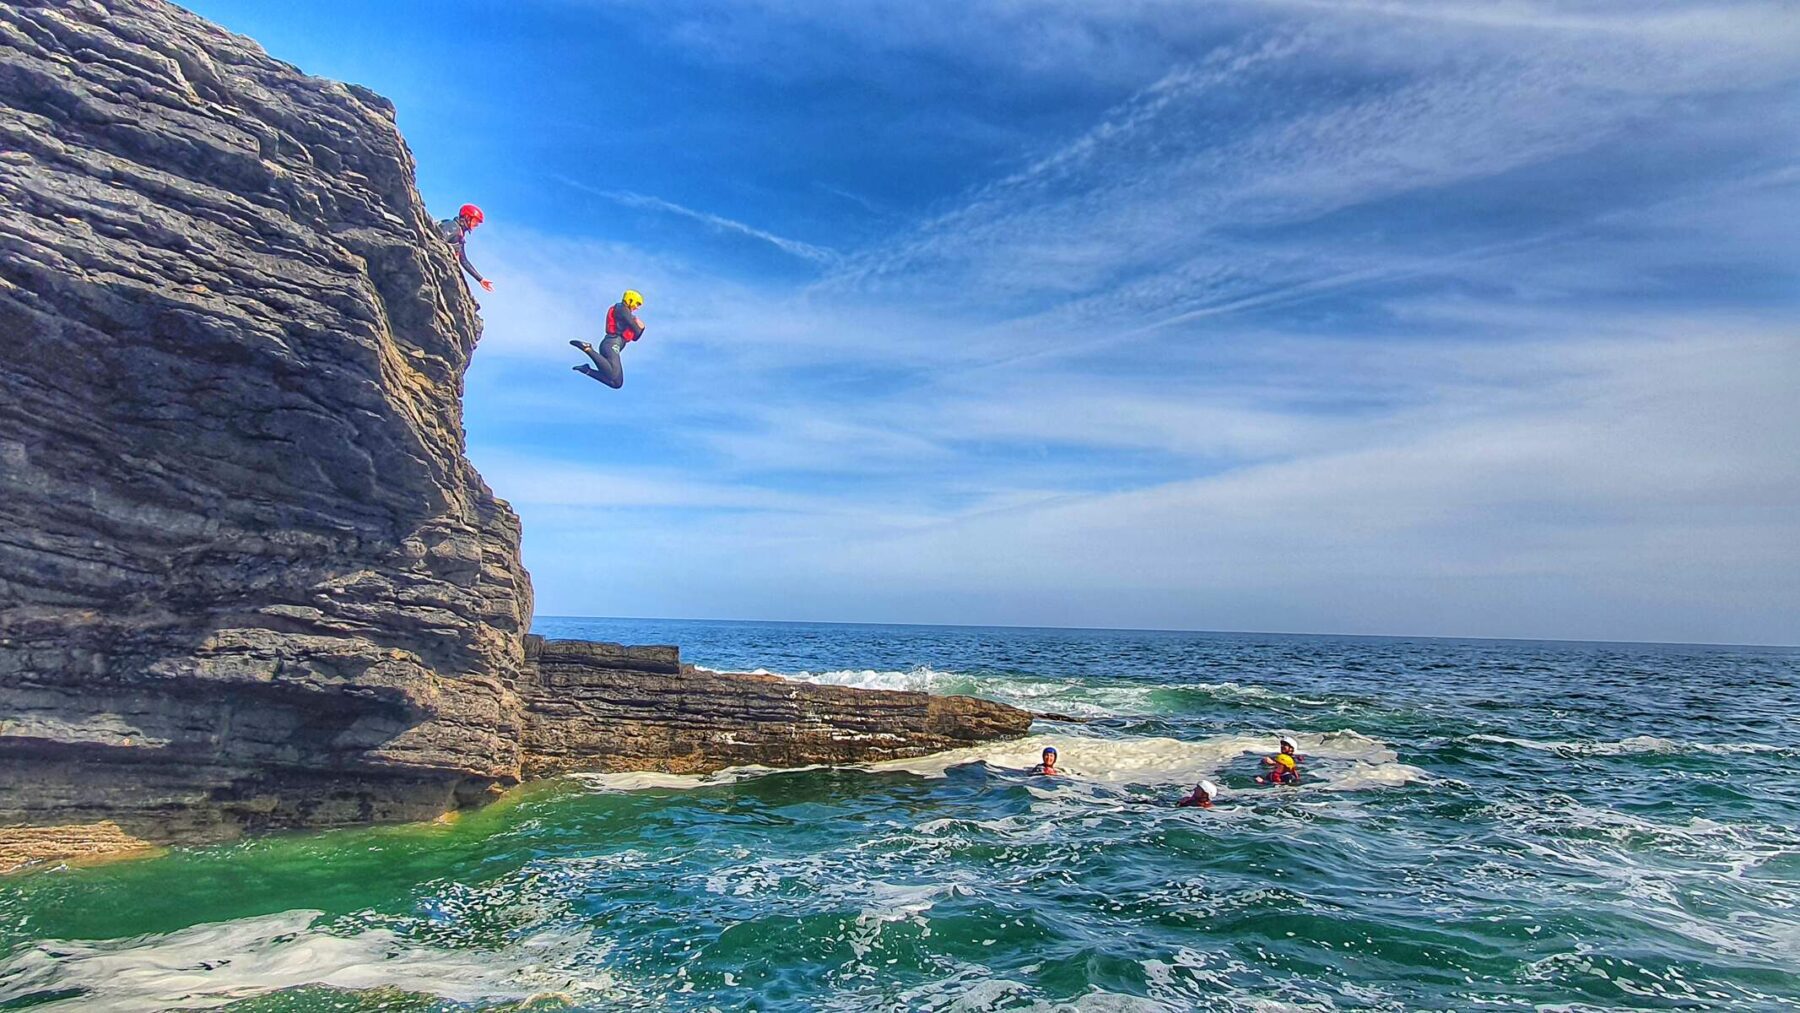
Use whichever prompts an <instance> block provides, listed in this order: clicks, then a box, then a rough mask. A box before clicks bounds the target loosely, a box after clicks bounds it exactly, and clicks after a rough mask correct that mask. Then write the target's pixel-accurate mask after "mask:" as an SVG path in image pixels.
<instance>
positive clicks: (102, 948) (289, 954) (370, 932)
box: [0, 911, 611, 1013]
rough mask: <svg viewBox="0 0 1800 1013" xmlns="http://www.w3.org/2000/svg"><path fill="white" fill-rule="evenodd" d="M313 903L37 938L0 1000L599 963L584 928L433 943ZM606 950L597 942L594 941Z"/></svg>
mask: <svg viewBox="0 0 1800 1013" xmlns="http://www.w3.org/2000/svg"><path fill="white" fill-rule="evenodd" d="M321 917H322V913H321V912H318V911H284V912H281V913H280V914H273V915H266V916H263V917H258V918H243V919H238V920H235V921H228V922H216V923H210V924H204V925H195V926H193V927H191V928H186V929H182V930H180V931H178V932H170V933H167V934H164V935H153V936H140V937H137V938H134V939H124V940H109V941H105V942H86V941H67V940H62V941H51V942H42V943H38V944H36V945H34V946H32V947H30V948H28V949H26V950H24V951H22V952H20V953H18V954H17V955H15V956H13V957H12V958H11V959H9V960H7V961H6V962H5V963H3V964H0V1005H6V1004H24V1003H28V1002H30V1000H31V998H32V997H44V998H49V997H51V996H59V995H60V996H62V997H61V998H57V999H54V1000H52V1001H50V1002H47V1003H43V1004H41V1005H39V1004H35V1003H33V1004H32V1008H34V1009H46V1010H49V1009H56V1010H65V1009H66V1010H76V1009H83V1010H87V1009H106V1010H114V1011H125V1013H130V1011H139V1010H143V1011H150V1010H165V1009H170V1008H180V1009H210V1008H216V1007H219V1006H224V1005H227V1004H230V1003H235V1002H240V1001H242V1000H245V999H249V998H253V997H255V996H259V995H266V994H269V993H272V992H278V991H281V990H284V989H291V988H299V987H302V986H308V985H312V986H323V987H329V988H339V989H347V990H361V989H374V988H381V989H394V990H399V991H402V992H412V993H416V994H420V995H429V996H435V997H437V998H439V999H443V1000H446V1001H449V1002H457V1003H487V1002H506V1001H511V1002H518V1001H523V1000H527V999H531V998H533V997H538V996H544V997H549V996H558V995H560V996H564V997H566V998H569V999H572V1000H579V999H581V998H583V997H587V998H597V997H599V996H600V995H601V994H602V993H603V992H604V991H605V990H606V989H607V988H608V987H609V986H610V984H611V979H610V978H609V977H608V976H607V975H606V974H605V972H596V973H595V974H593V975H581V974H577V973H575V972H574V971H572V970H570V969H572V968H576V967H579V966H582V965H583V964H584V963H586V962H589V961H591V959H592V958H593V957H594V956H595V955H596V953H595V950H594V947H593V943H592V940H591V939H590V938H589V936H588V934H587V933H585V932H559V931H555V930H546V931H542V932H538V933H535V934H533V935H531V936H528V937H525V938H523V939H519V940H517V941H516V942H513V943H511V944H510V945H508V946H506V947H504V948H502V949H499V950H481V949H473V948H463V949H455V950H449V949H440V948H437V947H432V946H425V945H421V944H418V943H415V942H412V941H410V940H408V939H405V938H404V937H402V936H401V935H399V934H398V933H395V932H393V931H391V930H388V929H379V928H374V929H365V930H362V931H359V932H355V933H352V934H347V935H339V934H334V933H330V932H327V931H324V930H323V929H321V928H319V927H316V923H317V922H318V921H319V920H320V919H321ZM600 952H604V951H600Z"/></svg>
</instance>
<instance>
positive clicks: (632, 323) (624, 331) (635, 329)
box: [606, 302, 644, 342]
mask: <svg viewBox="0 0 1800 1013" xmlns="http://www.w3.org/2000/svg"><path fill="white" fill-rule="evenodd" d="M643 335H644V325H643V324H641V323H639V322H638V318H637V314H636V313H633V312H631V310H630V309H628V308H626V306H625V304H624V303H623V302H616V303H613V304H612V305H611V306H609V307H607V310H606V336H607V337H609V338H623V339H625V340H626V341H628V342H630V341H636V340H637V339H638V338H641V337H643Z"/></svg>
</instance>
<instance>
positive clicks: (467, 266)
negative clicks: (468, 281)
mask: <svg viewBox="0 0 1800 1013" xmlns="http://www.w3.org/2000/svg"><path fill="white" fill-rule="evenodd" d="M456 259H457V260H458V261H459V262H460V263H461V264H462V269H463V270H465V271H467V272H469V275H470V276H471V277H473V278H474V279H475V280H476V281H486V280H487V279H486V278H483V277H482V276H481V272H480V271H477V270H475V265H474V264H471V263H469V244H468V243H466V242H459V243H457V244H456Z"/></svg>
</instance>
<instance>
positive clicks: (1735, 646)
mask: <svg viewBox="0 0 1800 1013" xmlns="http://www.w3.org/2000/svg"><path fill="white" fill-rule="evenodd" d="M540 619H573V620H583V621H589V622H633V623H729V624H738V625H746V626H758V625H760V626H857V627H880V628H894V629H962V630H1032V631H1042V632H1061V633H1163V634H1176V635H1185V636H1213V637H1292V638H1296V639H1299V638H1319V639H1332V640H1370V641H1404V640H1429V641H1437V642H1444V643H1494V644H1561V645H1577V646H1591V647H1702V648H1714V649H1719V650H1755V651H1780V652H1785V653H1792V652H1800V642H1796V643H1790V644H1744V643H1736V642H1732V641H1723V640H1716V641H1715V640H1608V639H1582V638H1571V637H1493V636H1460V635H1452V634H1433V633H1314V632H1299V631H1292V630H1213V629H1170V628H1165V627H1153V626H1040V625H1032V624H1028V623H907V622H871V621H859V620H843V619H743V618H711V617H706V618H702V617H695V616H589V615H574V614H539V615H534V616H532V622H533V624H535V623H536V622H537V621H538V620H540Z"/></svg>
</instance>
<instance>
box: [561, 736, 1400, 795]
mask: <svg viewBox="0 0 1800 1013" xmlns="http://www.w3.org/2000/svg"><path fill="white" fill-rule="evenodd" d="M1276 734H1277V733H1275V732H1270V733H1267V734H1254V735H1252V734H1239V735H1218V736H1213V737H1210V738H1206V739H1198V740H1192V741H1189V740H1183V739H1173V738H1161V737H1150V736H1124V737H1119V738H1102V737H1099V736H1095V735H1086V734H1060V735H1052V734H1038V735H1031V736H1027V737H1025V738H1022V739H1014V740H1012V741H1010V742H998V743H989V744H985V745H980V746H970V747H967V748H964V749H953V750H949V751H947V752H942V753H932V754H929V755H926V756H916V757H908V758H905V759H897V760H885V761H882V762H879V763H871V764H861V765H857V766H851V767H842V768H836V769H844V770H864V771H869V772H871V773H896V772H901V773H908V774H916V775H918V776H920V777H932V778H938V777H946V776H948V774H949V771H950V770H951V769H952V768H954V767H960V766H962V765H964V764H969V763H984V764H986V765H988V766H989V767H992V768H996V769H999V770H1014V771H1020V772H1023V771H1025V770H1027V769H1029V768H1031V767H1032V766H1034V765H1036V764H1037V762H1038V760H1039V758H1040V757H1041V755H1042V753H1043V750H1044V749H1045V748H1046V747H1049V746H1054V747H1056V749H1057V750H1058V752H1059V760H1060V763H1059V766H1061V767H1062V769H1063V770H1064V771H1066V772H1067V774H1068V777H1069V778H1070V779H1071V780H1072V781H1078V782H1083V783H1087V784H1101V785H1108V786H1114V787H1122V786H1125V785H1131V784H1145V785H1168V784H1189V783H1192V782H1195V781H1198V780H1200V779H1201V778H1206V777H1213V776H1215V775H1217V774H1218V773H1219V772H1220V771H1221V770H1223V769H1224V768H1225V767H1227V766H1228V765H1230V764H1231V763H1233V762H1235V761H1237V760H1240V759H1242V758H1243V757H1245V756H1249V755H1266V754H1268V753H1270V752H1272V751H1273V749H1274V741H1275V736H1276ZM1297 741H1298V742H1299V745H1300V753H1301V755H1302V756H1304V757H1306V758H1307V760H1308V761H1309V766H1308V768H1307V782H1306V786H1312V787H1318V788H1322V789H1325V790H1330V791H1357V790H1361V789H1365V788H1381V787H1395V786H1399V785H1404V784H1408V783H1411V782H1414V781H1420V780H1424V779H1425V778H1426V776H1427V775H1426V773H1425V771H1423V770H1421V769H1419V768H1417V767H1414V766H1410V765H1408V764H1404V763H1400V762H1398V757H1397V756H1396V755H1395V753H1394V751H1393V749H1391V748H1389V746H1388V745H1387V744H1386V743H1384V742H1382V741H1381V740H1379V739H1373V738H1370V737H1368V736H1366V735H1363V734H1361V733H1360V732H1356V731H1354V730H1345V731H1337V732H1326V733H1323V734H1318V735H1300V736H1298V737H1297ZM819 769H825V768H821V767H817V766H814V767H799V768H791V769H788V770H785V771H784V770H779V769H777V768H772V767H749V766H746V767H730V768H727V769H725V770H720V771H717V772H715V773H711V774H664V773H658V772H654V771H644V772H628V773H616V774H614V773H587V774H570V775H568V776H569V778H570V779H571V780H575V781H578V782H580V783H581V784H583V785H586V786H588V787H589V788H592V789H594V790H597V791H621V792H629V791H653V790H664V791H689V790H693V789H697V788H706V787H713V786H719V785H728V784H734V783H737V782H739V781H743V780H745V779H747V778H754V777H763V776H766V775H769V774H774V773H792V772H794V771H797V770H819Z"/></svg>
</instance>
